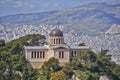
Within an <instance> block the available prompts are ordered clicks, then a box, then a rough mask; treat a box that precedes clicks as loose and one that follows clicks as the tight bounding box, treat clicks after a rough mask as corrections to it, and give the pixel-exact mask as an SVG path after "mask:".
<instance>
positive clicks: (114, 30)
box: [105, 24, 120, 34]
mask: <svg viewBox="0 0 120 80" xmlns="http://www.w3.org/2000/svg"><path fill="white" fill-rule="evenodd" d="M105 33H106V34H120V25H117V24H113V25H112V26H111V27H110V28H109V29H108V30H107V31H106V32H105Z"/></svg>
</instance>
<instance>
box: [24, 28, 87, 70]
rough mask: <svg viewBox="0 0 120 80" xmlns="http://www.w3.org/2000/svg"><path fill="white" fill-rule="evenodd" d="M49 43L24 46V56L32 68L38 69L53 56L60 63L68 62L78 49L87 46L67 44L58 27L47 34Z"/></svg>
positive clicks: (85, 48)
mask: <svg viewBox="0 0 120 80" xmlns="http://www.w3.org/2000/svg"><path fill="white" fill-rule="evenodd" d="M49 36H50V37H49V42H48V43H49V44H47V45H43V46H25V47H24V49H25V58H26V60H27V61H29V62H30V64H31V65H32V67H33V68H35V69H39V68H41V66H42V65H43V63H44V62H45V61H48V60H49V59H50V58H52V57H55V58H57V59H58V60H59V62H60V65H64V64H65V63H67V62H69V61H70V59H72V58H73V57H74V56H76V54H77V52H78V51H79V50H88V49H89V47H87V46H68V45H67V44H65V43H64V36H63V33H62V31H60V30H59V29H53V30H52V31H51V32H50V34H49Z"/></svg>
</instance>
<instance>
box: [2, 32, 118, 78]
mask: <svg viewBox="0 0 120 80" xmlns="http://www.w3.org/2000/svg"><path fill="white" fill-rule="evenodd" d="M41 39H45V36H43V35H40V34H31V35H26V36H23V37H20V38H19V39H16V40H13V41H10V42H8V43H6V44H2V45H0V80H27V79H28V80H57V79H59V80H73V79H78V80H99V79H100V80H101V78H103V80H105V79H106V78H107V79H109V80H120V65H117V64H115V63H114V62H111V61H110V56H108V55H105V54H106V51H105V50H101V52H100V53H99V54H96V53H95V52H93V51H91V50H85V51H84V50H82V51H78V52H77V55H76V56H75V57H74V58H73V59H72V60H70V62H68V63H66V64H65V65H64V66H60V65H59V60H58V59H57V58H54V57H52V58H50V59H49V60H48V61H46V62H45V63H44V64H43V66H42V68H41V69H33V68H32V66H31V65H30V64H29V61H26V59H25V53H24V49H23V46H24V45H36V44H38V41H39V40H41ZM28 41H29V42H28ZM36 42H37V43H36ZM1 43H5V42H4V40H1V41H0V44H1ZM104 77H105V78H104ZM56 78H57V79H56Z"/></svg>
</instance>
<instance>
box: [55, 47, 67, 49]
mask: <svg viewBox="0 0 120 80" xmlns="http://www.w3.org/2000/svg"><path fill="white" fill-rule="evenodd" d="M54 49H68V48H66V47H56V48H54Z"/></svg>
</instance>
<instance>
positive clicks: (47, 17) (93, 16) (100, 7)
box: [0, 3, 120, 35]
mask: <svg viewBox="0 0 120 80" xmlns="http://www.w3.org/2000/svg"><path fill="white" fill-rule="evenodd" d="M119 7H120V5H119V4H118V5H110V4H107V3H90V4H86V5H80V6H78V7H74V8H69V9H65V10H58V11H50V12H42V13H30V14H17V15H12V16H4V17H0V24H1V25H4V26H14V25H15V24H18V25H24V24H28V25H29V24H34V25H36V24H50V25H54V24H56V23H58V21H59V22H60V24H61V25H65V26H66V28H68V30H71V29H74V31H76V30H77V31H76V32H77V33H78V34H81V33H85V34H88V35H89V34H91V33H92V34H93V33H96V34H99V33H100V32H106V31H107V29H108V28H110V26H111V25H113V24H120V14H119V13H120V8H119Z"/></svg>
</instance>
